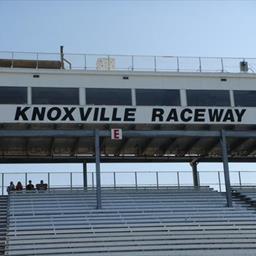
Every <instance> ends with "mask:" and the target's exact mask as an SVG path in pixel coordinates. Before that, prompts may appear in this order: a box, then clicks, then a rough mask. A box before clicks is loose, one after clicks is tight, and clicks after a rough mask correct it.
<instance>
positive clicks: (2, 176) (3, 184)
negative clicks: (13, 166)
mask: <svg viewBox="0 0 256 256" xmlns="http://www.w3.org/2000/svg"><path fill="white" fill-rule="evenodd" d="M3 195H4V173H2V196H3Z"/></svg>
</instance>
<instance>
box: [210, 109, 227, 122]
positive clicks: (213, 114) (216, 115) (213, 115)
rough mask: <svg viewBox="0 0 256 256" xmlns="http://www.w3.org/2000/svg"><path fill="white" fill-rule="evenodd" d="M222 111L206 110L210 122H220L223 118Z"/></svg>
mask: <svg viewBox="0 0 256 256" xmlns="http://www.w3.org/2000/svg"><path fill="white" fill-rule="evenodd" d="M223 112H224V109H223V108H221V109H208V113H209V120H210V122H220V121H221V119H222V116H223Z"/></svg>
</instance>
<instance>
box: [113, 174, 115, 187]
mask: <svg viewBox="0 0 256 256" xmlns="http://www.w3.org/2000/svg"><path fill="white" fill-rule="evenodd" d="M113 178H114V188H116V172H113Z"/></svg>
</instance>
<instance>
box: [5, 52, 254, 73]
mask: <svg viewBox="0 0 256 256" xmlns="http://www.w3.org/2000/svg"><path fill="white" fill-rule="evenodd" d="M0 60H8V61H7V62H5V67H6V68H14V67H18V64H17V63H18V62H17V61H19V60H27V61H28V60H31V61H34V62H35V65H34V66H33V68H35V69H40V61H57V62H59V63H60V68H62V67H63V68H64V69H65V70H69V69H71V70H85V71H151V72H232V73H240V72H244V71H241V68H240V63H241V62H243V63H246V66H247V67H248V71H246V72H249V73H254V72H256V58H242V57H241V58H229V57H225V58H222V57H182V56H145V55H107V54H74V53H73V54H72V53H65V55H64V62H63V65H61V55H60V54H59V53H39V52H38V53H35V52H6V51H0ZM0 66H1V65H0ZM247 67H246V70H247Z"/></svg>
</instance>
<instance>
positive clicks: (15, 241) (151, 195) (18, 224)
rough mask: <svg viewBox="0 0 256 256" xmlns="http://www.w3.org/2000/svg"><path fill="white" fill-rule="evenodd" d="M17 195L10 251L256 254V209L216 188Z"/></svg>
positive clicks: (91, 255)
mask: <svg viewBox="0 0 256 256" xmlns="http://www.w3.org/2000/svg"><path fill="white" fill-rule="evenodd" d="M95 206H96V192H95V190H89V189H88V190H85V191H84V190H72V191H70V190H51V191H44V192H40V193H38V192H30V193H26V192H22V193H12V194H11V195H10V198H9V214H8V232H7V242H6V248H5V249H6V252H5V255H24V256H25V255H38V256H43V255H52V256H53V255H64V256H65V255H77V256H78V255H88V256H103V255H104V256H115V255H116V256H128V255H129V256H140V255H141V256H142V255H143V256H153V255H154V256H155V255H157V256H161V255H163V256H167V255H170V256H174V255H175V256H177V255H181V256H183V255H184V256H185V255H186V256H188V255H217V256H218V255H232V256H235V255H243V256H245V255H256V214H255V213H256V212H255V210H254V209H251V208H247V207H245V206H244V205H243V204H240V203H239V202H234V207H232V208H227V207H226V200H225V196H224V195H222V194H221V193H218V192H216V191H213V190H211V189H209V188H208V187H201V188H200V189H195V188H193V187H180V188H178V187H168V188H159V189H156V188H139V189H131V188H130V189H128V188H117V189H110V188H108V189H107V188H106V189H103V190H102V209H99V210H97V209H95Z"/></svg>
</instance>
